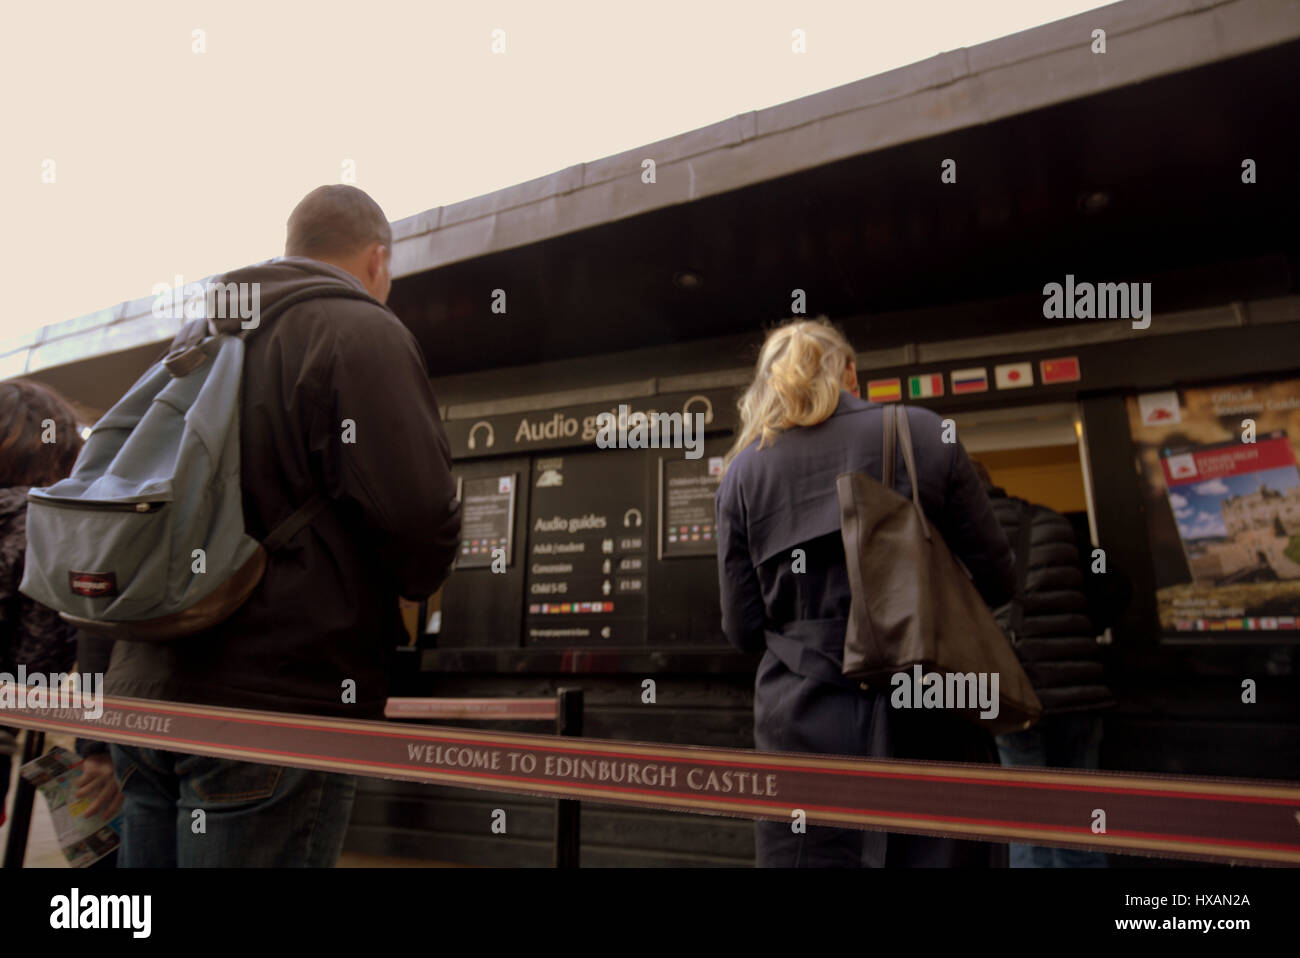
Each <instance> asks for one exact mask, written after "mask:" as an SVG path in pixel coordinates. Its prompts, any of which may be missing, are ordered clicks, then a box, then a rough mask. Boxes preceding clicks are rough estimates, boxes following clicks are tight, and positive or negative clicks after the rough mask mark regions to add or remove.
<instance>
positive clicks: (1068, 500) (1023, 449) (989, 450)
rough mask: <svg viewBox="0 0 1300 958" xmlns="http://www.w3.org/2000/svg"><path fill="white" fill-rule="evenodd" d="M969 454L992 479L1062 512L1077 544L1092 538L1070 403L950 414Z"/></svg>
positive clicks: (1078, 428)
mask: <svg viewBox="0 0 1300 958" xmlns="http://www.w3.org/2000/svg"><path fill="white" fill-rule="evenodd" d="M951 418H952V419H953V420H954V421H955V422H956V424H957V437H958V438H959V439H960V440H961V443H962V445H963V446H964V447H965V448H966V452H967V453H969V454H970V456H971V458H972V459H977V460H979V461H980V462H981V463H983V464H984V467H985V468H986V469H987V470H988V471H989V476H990V477H991V478H992V480H993V484H994V485H996V486H1000V487H1001V488H1002V489H1003V490H1005V491H1006V493H1007V495H1009V496H1017V497H1019V498H1021V499H1025V500H1027V501H1029V502H1032V503H1035V504H1037V505H1043V506H1047V507H1048V508H1049V509H1054V510H1055V511H1057V512H1059V513H1061V515H1063V516H1065V517H1066V518H1067V519H1069V520H1070V522H1071V524H1072V525H1073V526H1074V529H1075V537H1076V538H1077V540H1078V542H1079V546H1080V548H1081V549H1082V548H1083V547H1084V546H1085V545H1087V544H1088V543H1095V542H1096V534H1095V522H1094V520H1093V509H1092V507H1091V491H1090V482H1089V476H1088V472H1087V465H1086V464H1087V456H1086V454H1085V449H1084V437H1083V430H1082V425H1081V420H1080V417H1079V412H1078V407H1077V406H1076V405H1075V404H1074V403H1053V404H1051V405H1043V406H1021V407H1017V408H1014V409H987V410H978V411H975V412H969V413H962V414H958V415H954V416H952V417H951Z"/></svg>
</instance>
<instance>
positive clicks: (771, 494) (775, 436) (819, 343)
mask: <svg viewBox="0 0 1300 958" xmlns="http://www.w3.org/2000/svg"><path fill="white" fill-rule="evenodd" d="M857 393H858V384H857V373H856V364H855V359H854V353H853V350H852V348H851V347H850V345H849V344H848V342H847V341H846V340H845V339H844V337H843V336H842V335H841V334H840V333H839V332H838V331H837V330H835V329H834V328H833V327H832V326H830V325H829V324H828V323H825V322H821V321H796V322H791V323H788V324H786V325H784V326H781V327H778V328H777V329H775V330H773V331H772V332H771V333H769V335H768V336H767V339H766V341H765V342H764V344H763V348H762V351H761V353H760V355H759V360H758V369H757V372H756V375H755V378H754V382H753V384H752V385H751V386H750V387H749V390H748V391H747V392H746V394H745V396H744V398H743V399H742V400H741V403H740V410H741V420H742V425H741V429H740V432H739V435H738V436H737V439H736V443H735V446H734V447H733V448H732V450H731V453H730V455H729V459H728V462H727V464H726V471H725V473H724V475H723V479H722V483H721V485H720V486H719V488H718V492H717V495H716V499H715V505H716V512H717V520H718V575H719V585H720V588H721V600H722V628H723V632H724V633H725V634H726V637H727V640H728V641H729V642H730V643H731V644H732V645H734V646H735V647H736V648H737V649H739V650H741V651H743V652H762V653H763V658H762V661H761V662H760V664H759V668H758V674H757V676H756V679H755V688H754V741H755V745H756V747H757V748H758V749H760V750H763V751H792V752H820V753H827V754H839V755H861V756H874V757H884V758H890V757H892V758H908V759H928V760H934V761H956V762H985V763H991V764H996V763H997V752H996V750H995V747H994V744H993V739H992V736H990V735H989V734H988V733H987V732H984V731H983V730H981V729H979V728H978V727H976V726H974V725H971V724H969V723H967V722H964V721H962V720H961V719H959V718H957V717H955V716H952V715H951V714H948V713H944V712H942V711H941V710H940V711H938V712H929V711H913V710H901V709H900V710H894V709H892V708H891V707H890V695H889V694H888V691H884V692H880V693H876V692H868V691H863V690H862V689H861V688H860V686H859V684H858V683H856V682H850V681H847V680H845V679H844V678H843V676H842V674H841V663H842V656H843V649H844V633H845V627H846V624H847V618H848V614H849V606H850V603H851V601H852V594H851V591H850V588H849V578H848V570H847V567H846V564H845V557H844V544H843V540H842V538H841V536H840V508H839V499H838V496H837V493H836V489H835V477H836V476H838V475H839V474H841V473H844V472H865V473H868V474H870V475H873V476H876V477H879V476H880V474H881V437H882V428H883V427H882V412H883V411H884V410H885V409H888V408H890V407H888V406H881V405H878V404H876V403H873V402H867V401H864V400H863V399H861V398H860V397H859V396H858V395H857ZM907 416H908V422H909V424H910V427H911V431H912V436H913V439H914V445H915V449H916V467H917V473H918V475H917V477H916V478H917V485H918V486H919V489H920V498H921V503H922V506H923V508H924V510H925V513H926V515H927V516H928V517H929V518H930V520H931V521H932V522H933V523H934V525H935V527H936V528H937V529H938V530H939V532H940V534H942V536H943V537H944V540H945V541H946V542H947V543H948V545H949V546H950V548H951V549H952V551H953V553H954V554H955V555H957V556H958V557H960V558H961V560H962V561H963V562H965V564H966V566H967V568H969V570H970V572H971V574H972V576H973V578H974V582H975V585H976V587H977V588H978V589H979V591H980V593H981V594H982V595H983V597H984V599H985V601H986V602H988V603H989V604H990V605H997V604H1000V603H1002V602H1004V601H1006V600H1007V599H1008V598H1009V597H1010V595H1011V591H1012V585H1013V582H1014V576H1013V571H1014V567H1013V561H1012V555H1011V550H1010V547H1009V546H1008V544H1007V540H1006V536H1005V535H1004V534H1003V532H1002V529H1001V527H1000V526H999V525H998V523H997V519H995V518H994V516H993V512H992V509H991V508H990V506H989V501H988V497H987V496H986V495H985V493H984V489H983V486H981V484H980V482H979V479H978V478H977V477H976V476H975V473H974V472H973V470H972V469H971V464H970V460H969V459H968V458H967V457H966V453H965V451H964V450H963V449H962V447H961V445H960V444H959V443H945V442H943V441H942V437H941V425H940V422H941V421H940V419H939V417H938V416H937V415H935V414H934V413H932V412H930V411H929V410H926V409H922V408H919V407H915V406H909V407H907ZM896 489H897V491H898V492H899V494H900V495H905V496H908V497H909V498H910V486H909V484H908V477H907V470H906V468H905V467H903V466H902V465H901V464H900V467H899V468H898V469H897V475H896ZM796 550H800V554H798V555H796ZM756 829H757V831H756V836H755V837H756V851H757V855H756V857H757V863H758V865H759V866H761V867H791V866H802V867H808V866H841V867H882V866H888V867H898V866H902V867H906V866H957V865H966V866H989V865H1004V864H1005V862H1006V846H1005V845H998V844H991V843H984V842H973V841H956V840H950V839H938V838H928V837H917V836H909V835H901V834H886V833H884V832H867V831H856V830H848V829H838V828H829V827H823V826H809V827H808V828H807V831H806V833H803V834H799V833H795V832H794V831H793V830H792V828H791V826H790V825H789V824H784V823H780V822H759V823H757V826H756Z"/></svg>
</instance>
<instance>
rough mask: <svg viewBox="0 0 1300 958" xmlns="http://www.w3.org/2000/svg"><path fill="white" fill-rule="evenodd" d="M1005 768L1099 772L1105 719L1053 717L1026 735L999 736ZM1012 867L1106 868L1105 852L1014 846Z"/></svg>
mask: <svg viewBox="0 0 1300 958" xmlns="http://www.w3.org/2000/svg"><path fill="white" fill-rule="evenodd" d="M997 741H998V754H999V755H1001V757H1002V764H1003V765H1024V766H1031V767H1037V768H1046V767H1050V768H1084V769H1095V768H1097V765H1098V759H1099V757H1100V753H1101V716H1100V715H1098V714H1097V713H1096V712H1073V713H1066V714H1064V715H1049V716H1046V717H1045V718H1044V719H1043V720H1042V721H1040V722H1039V723H1038V724H1037V725H1036V726H1034V727H1033V728H1031V729H1027V730H1025V731H1023V732H1012V733H1011V734H1009V735H999V736H998V737H997ZM1011 867H1012V868H1105V867H1106V856H1105V855H1104V854H1103V853H1101V852H1081V851H1075V850H1074V849H1070V848H1044V847H1042V846H1039V845H1017V844H1014V843H1013V844H1012V845H1011Z"/></svg>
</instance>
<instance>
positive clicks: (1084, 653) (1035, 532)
mask: <svg viewBox="0 0 1300 958" xmlns="http://www.w3.org/2000/svg"><path fill="white" fill-rule="evenodd" d="M989 499H990V501H991V502H992V503H993V512H994V514H995V515H996V516H997V518H998V522H1000V523H1001V524H1002V528H1003V530H1004V531H1005V532H1006V534H1007V539H1008V540H1010V542H1011V548H1012V550H1013V551H1014V552H1016V554H1017V558H1018V559H1019V558H1020V555H1019V553H1020V549H1021V548H1022V541H1023V540H1022V538H1021V524H1022V523H1023V522H1024V521H1026V519H1028V522H1029V526H1028V533H1029V539H1028V541H1029V549H1028V557H1027V561H1024V562H1017V564H1016V570H1017V581H1016V597H1015V599H1013V600H1012V601H1011V602H1009V603H1008V604H1006V605H1004V606H1002V607H1001V608H999V609H998V610H997V613H996V615H997V619H998V622H999V624H1001V626H1002V627H1003V628H1004V629H1006V630H1007V631H1008V633H1012V632H1014V633H1015V639H1016V654H1017V655H1018V656H1019V657H1020V661H1021V663H1022V664H1023V665H1024V667H1025V672H1026V673H1027V674H1028V675H1029V680H1030V681H1031V682H1032V683H1033V685H1034V691H1035V692H1037V693H1038V698H1039V699H1040V700H1041V701H1042V703H1043V714H1044V715H1051V714H1054V713H1060V712H1077V711H1083V710H1090V709H1099V708H1106V707H1107V706H1110V705H1113V704H1114V699H1112V697H1111V694H1110V690H1109V689H1108V688H1107V687H1106V680H1105V674H1104V670H1103V668H1102V662H1101V658H1102V650H1101V647H1100V646H1099V645H1098V644H1097V640H1096V632H1097V631H1098V630H1097V628H1096V626H1095V625H1094V623H1093V621H1092V618H1091V617H1090V616H1089V614H1088V599H1087V596H1086V594H1085V590H1084V580H1083V576H1084V571H1083V567H1082V566H1081V565H1080V563H1079V549H1078V546H1077V544H1076V543H1075V538H1074V529H1073V528H1072V527H1071V526H1070V522H1069V520H1068V519H1066V518H1065V517H1064V516H1062V515H1061V514H1060V513H1057V512H1054V511H1052V510H1051V509H1049V508H1047V507H1046V506H1038V505H1033V504H1031V503H1029V502H1026V501H1025V500H1024V499H1017V498H1015V497H1013V496H1008V495H1007V494H1006V492H1004V491H1003V490H1002V489H998V488H994V489H991V490H989ZM1017 604H1019V606H1020V612H1021V614H1022V616H1023V618H1022V621H1020V622H1019V623H1017V622H1016V618H1017V608H1016V607H1017Z"/></svg>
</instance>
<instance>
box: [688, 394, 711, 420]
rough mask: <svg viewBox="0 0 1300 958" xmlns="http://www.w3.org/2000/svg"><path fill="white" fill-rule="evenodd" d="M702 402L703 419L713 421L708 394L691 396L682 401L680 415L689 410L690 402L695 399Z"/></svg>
mask: <svg viewBox="0 0 1300 958" xmlns="http://www.w3.org/2000/svg"><path fill="white" fill-rule="evenodd" d="M697 399H698V400H699V401H700V402H702V403H704V421H705V423H711V422H713V403H712V402H710V401H709V397H708V396H698V395H697V396H691V397H690V398H689V399H687V400H686V402H684V403H682V415H683V416H685V415H687V414H689V413H690V411H691V403H693V402H695V400H697Z"/></svg>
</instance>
